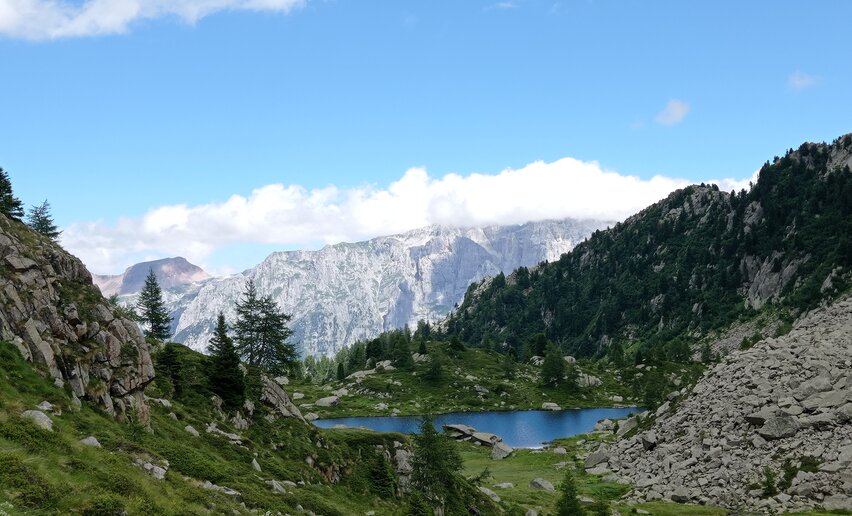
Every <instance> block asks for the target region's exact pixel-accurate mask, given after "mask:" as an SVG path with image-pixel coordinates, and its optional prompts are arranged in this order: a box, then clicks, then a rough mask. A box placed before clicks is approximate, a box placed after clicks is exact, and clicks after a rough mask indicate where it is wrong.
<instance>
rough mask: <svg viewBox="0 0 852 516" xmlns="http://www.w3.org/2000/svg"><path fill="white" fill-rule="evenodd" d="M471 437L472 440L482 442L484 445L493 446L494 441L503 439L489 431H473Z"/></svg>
mask: <svg viewBox="0 0 852 516" xmlns="http://www.w3.org/2000/svg"><path fill="white" fill-rule="evenodd" d="M471 438H472V440H473V441H474V442H477V443H480V444H484V445H486V446H493V445H494V443H496V442H500V441H502V440H503V438H501V437H500V436H499V435H496V434H492V433H490V432H474V433H473V435H471Z"/></svg>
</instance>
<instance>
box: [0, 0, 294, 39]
mask: <svg viewBox="0 0 852 516" xmlns="http://www.w3.org/2000/svg"><path fill="white" fill-rule="evenodd" d="M305 1H306V0H84V1H83V2H82V3H80V2H76V3H71V2H65V1H60V0H0V34H3V35H6V36H10V37H14V38H23V39H32V40H41V39H56V38H66V37H76V36H96V35H102V34H117V33H123V32H126V31H127V30H128V28H129V26H130V25H131V24H132V23H133V22H136V21H140V20H146V19H154V18H161V17H166V16H175V17H178V18H180V19H182V20H184V21H186V22H187V23H195V22H196V21H198V20H199V19H201V18H203V17H205V16H207V15H210V14H213V13H215V12H218V11H224V10H248V11H277V12H288V11H290V10H291V9H293V8H294V7H298V6H301V5H303V4H304V2H305Z"/></svg>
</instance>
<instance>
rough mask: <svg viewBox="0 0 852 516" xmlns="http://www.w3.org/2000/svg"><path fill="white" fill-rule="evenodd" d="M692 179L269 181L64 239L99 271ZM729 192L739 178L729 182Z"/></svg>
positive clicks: (421, 175)
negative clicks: (344, 184)
mask: <svg viewBox="0 0 852 516" xmlns="http://www.w3.org/2000/svg"><path fill="white" fill-rule="evenodd" d="M686 184H688V181H686V180H683V179H674V178H669V177H663V176H655V177H653V178H651V179H647V180H645V179H641V178H639V177H635V176H627V175H620V174H618V173H616V172H613V171H608V170H604V169H602V168H601V167H600V166H599V165H598V164H597V163H595V162H582V161H578V160H575V159H572V158H564V159H561V160H558V161H555V162H552V163H544V162H535V163H532V164H530V165H527V166H525V167H523V168H520V169H517V170H512V169H507V170H504V171H502V172H500V173H498V174H494V175H486V174H471V175H468V176H460V175H457V174H448V175H446V176H444V177H441V178H433V177H431V176H429V174H428V173H427V172H426V170H424V169H422V168H412V169H410V170H408V171H407V172H405V174H404V175H403V176H402V177H401V178H400V179H399V180H397V181H395V182H394V183H392V184H391V185H390V186H389V187H387V188H377V187H374V186H362V187H356V188H339V187H336V186H329V187H326V188H322V189H315V190H308V189H305V188H303V187H302V186H299V185H283V184H271V185H267V186H263V187H261V188H258V189H256V190H254V191H253V192H252V193H251V194H250V195H249V196H248V197H244V196H241V195H234V196H232V197H231V198H230V199H227V200H225V201H224V202H215V203H209V204H202V205H197V206H187V205H182V204H179V205H171V206H162V207H158V208H154V209H152V210H150V211H149V212H148V213H147V214H145V215H144V216H142V217H139V218H122V219H120V220H119V221H118V222H117V223H115V224H106V223H104V222H101V221H94V222H79V223H75V224H72V225H71V226H69V227H66V228H64V229H65V231H64V233H63V234H62V243H63V245H64V246H65V247H66V248H68V249H69V250H70V251H71V252H73V253H74V254H76V255H77V256H79V257H80V258H81V259H82V260H83V261H84V262H85V263H86V264H87V265H88V266H89V267H90V268H91V269H92V270H94V271H96V272H99V273H116V272H120V271H121V270H123V269H124V268H125V267H126V266H128V265H131V264H132V263H135V262H136V261H139V256H142V255H157V254H159V255H161V256H174V255H180V256H184V257H186V258H187V259H189V260H190V261H193V262H195V263H204V261H205V260H206V259H207V258H208V257H210V256H211V255H212V254H213V253H215V252H216V251H217V250H220V249H223V248H225V247H227V246H234V245H246V244H252V245H254V244H262V245H274V246H277V247H279V248H280V247H285V246H289V247H294V246H298V247H305V246H308V247H310V246H311V245H312V243H313V245H314V246H315V245H316V242H325V243H337V242H341V241H358V240H363V239H367V238H372V237H375V236H380V235H389V234H394V233H399V232H403V231H407V230H410V229H414V228H418V227H422V226H426V225H429V224H445V225H451V226H479V225H489V224H514V223H523V222H527V221H531V220H544V219H558V218H564V217H574V218H596V219H607V220H618V219H623V218H625V217H627V216H629V215H631V214H633V213H635V212H637V211H639V210H640V209H642V208H644V207H646V206H648V205H649V204H652V203H654V202H656V201H658V200H660V199H662V198H663V197H665V196H666V195H668V194H669V193H670V192H671V191H672V190H675V189H676V188H680V187H682V186H685V185H686ZM723 184H725V185H726V186H725V189H728V186H729V185H730V184H732V180H726V182H723Z"/></svg>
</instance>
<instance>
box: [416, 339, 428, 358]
mask: <svg viewBox="0 0 852 516" xmlns="http://www.w3.org/2000/svg"><path fill="white" fill-rule="evenodd" d="M417 352H418V353H420V354H421V355H428V354H429V349H428V348H427V347H426V339H420V342H419V343H418V344H417Z"/></svg>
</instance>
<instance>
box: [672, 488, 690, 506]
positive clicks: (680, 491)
mask: <svg viewBox="0 0 852 516" xmlns="http://www.w3.org/2000/svg"><path fill="white" fill-rule="evenodd" d="M691 499H692V494H691V493H690V492H689V489H687V488H686V487H684V486H678V487H677V488H675V490H674V492H673V493H672V495H671V500H672V501H673V502H677V503H688V502H689V500H691Z"/></svg>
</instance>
